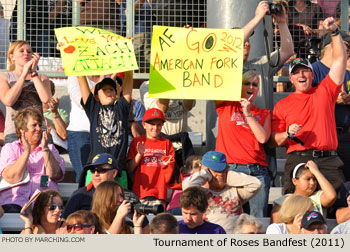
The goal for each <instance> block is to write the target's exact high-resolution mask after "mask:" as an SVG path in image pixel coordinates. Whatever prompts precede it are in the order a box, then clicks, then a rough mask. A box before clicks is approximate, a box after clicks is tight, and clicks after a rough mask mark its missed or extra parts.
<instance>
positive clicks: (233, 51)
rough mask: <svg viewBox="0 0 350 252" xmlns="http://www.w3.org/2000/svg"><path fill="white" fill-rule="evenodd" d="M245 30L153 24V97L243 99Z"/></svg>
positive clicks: (151, 90)
mask: <svg viewBox="0 0 350 252" xmlns="http://www.w3.org/2000/svg"><path fill="white" fill-rule="evenodd" d="M243 47H244V42H243V30H241V29H230V30H228V29H200V28H199V29H197V28H194V29H186V28H176V27H165V26H153V37H152V53H151V65H150V86H149V94H150V96H151V97H157V98H167V99H201V100H230V101H238V100H239V99H240V98H241V88H242V72H243Z"/></svg>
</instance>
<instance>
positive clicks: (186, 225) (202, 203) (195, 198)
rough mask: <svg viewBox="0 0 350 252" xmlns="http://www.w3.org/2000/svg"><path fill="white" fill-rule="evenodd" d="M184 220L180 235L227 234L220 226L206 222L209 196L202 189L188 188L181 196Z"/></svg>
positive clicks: (181, 221) (181, 223)
mask: <svg viewBox="0 0 350 252" xmlns="http://www.w3.org/2000/svg"><path fill="white" fill-rule="evenodd" d="M180 206H181V211H182V218H183V219H182V220H180V221H179V227H180V231H179V234H226V232H225V230H224V229H223V228H222V227H221V226H220V225H218V224H215V223H211V222H209V221H206V220H204V215H205V212H206V211H207V208H208V199H207V194H206V193H205V191H204V190H203V189H201V187H199V186H193V187H188V188H187V189H186V190H185V191H183V193H182V194H181V196H180Z"/></svg>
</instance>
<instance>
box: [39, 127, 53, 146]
mask: <svg viewBox="0 0 350 252" xmlns="http://www.w3.org/2000/svg"><path fill="white" fill-rule="evenodd" d="M50 131H51V128H50V127H48V128H47V129H46V130H45V131H43V135H42V137H41V148H42V149H47V148H48V144H49V141H48V137H49V135H50Z"/></svg>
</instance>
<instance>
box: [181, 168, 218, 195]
mask: <svg viewBox="0 0 350 252" xmlns="http://www.w3.org/2000/svg"><path fill="white" fill-rule="evenodd" d="M212 178H213V177H212V175H211V173H210V172H209V171H208V170H207V169H203V170H200V171H199V172H195V173H193V174H192V175H191V176H189V177H188V178H186V179H185V180H184V181H182V190H186V188H188V187H190V186H202V185H203V184H204V183H205V182H210V181H211V180H212Z"/></svg>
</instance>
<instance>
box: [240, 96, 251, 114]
mask: <svg viewBox="0 0 350 252" xmlns="http://www.w3.org/2000/svg"><path fill="white" fill-rule="evenodd" d="M240 103H241V106H242V109H243V114H244V115H245V116H247V115H249V114H250V109H251V107H252V104H251V102H250V101H248V99H246V98H242V99H241V100H240Z"/></svg>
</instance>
